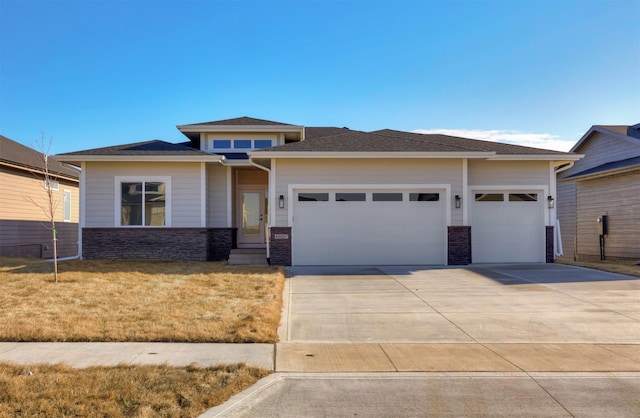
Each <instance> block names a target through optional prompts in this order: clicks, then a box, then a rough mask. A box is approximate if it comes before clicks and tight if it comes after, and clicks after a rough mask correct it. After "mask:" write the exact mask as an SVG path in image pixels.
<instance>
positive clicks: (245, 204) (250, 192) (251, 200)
mask: <svg viewBox="0 0 640 418" xmlns="http://www.w3.org/2000/svg"><path fill="white" fill-rule="evenodd" d="M237 208H238V215H237V216H238V217H237V219H238V244H239V245H251V244H253V245H256V244H260V245H262V244H264V243H265V239H264V237H265V235H264V234H265V231H264V225H265V221H266V219H265V199H264V189H240V190H238V205H237Z"/></svg>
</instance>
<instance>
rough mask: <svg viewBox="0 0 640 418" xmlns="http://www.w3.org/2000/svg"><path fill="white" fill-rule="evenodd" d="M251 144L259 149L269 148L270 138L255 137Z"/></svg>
mask: <svg viewBox="0 0 640 418" xmlns="http://www.w3.org/2000/svg"><path fill="white" fill-rule="evenodd" d="M253 142H254V145H253V148H255V149H260V148H271V144H272V142H271V140H270V139H256V140H255V141H253Z"/></svg>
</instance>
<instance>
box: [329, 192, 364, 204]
mask: <svg viewBox="0 0 640 418" xmlns="http://www.w3.org/2000/svg"><path fill="white" fill-rule="evenodd" d="M365 200H367V195H366V194H365V193H336V202H364V201H365Z"/></svg>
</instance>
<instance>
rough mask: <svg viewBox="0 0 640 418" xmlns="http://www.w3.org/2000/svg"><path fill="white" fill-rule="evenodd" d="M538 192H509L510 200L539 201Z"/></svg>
mask: <svg viewBox="0 0 640 418" xmlns="http://www.w3.org/2000/svg"><path fill="white" fill-rule="evenodd" d="M537 201H538V194H537V193H509V202H537Z"/></svg>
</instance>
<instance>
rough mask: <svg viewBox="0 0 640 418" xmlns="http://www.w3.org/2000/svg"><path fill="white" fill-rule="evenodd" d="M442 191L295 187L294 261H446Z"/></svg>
mask: <svg viewBox="0 0 640 418" xmlns="http://www.w3.org/2000/svg"><path fill="white" fill-rule="evenodd" d="M445 208H446V205H445V193H444V190H383V189H381V190H295V191H294V208H293V229H292V234H293V243H292V255H293V263H294V264H295V265H394V264H395V265H401V264H445V263H446V260H445V237H446V235H445V233H446V217H445Z"/></svg>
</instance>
